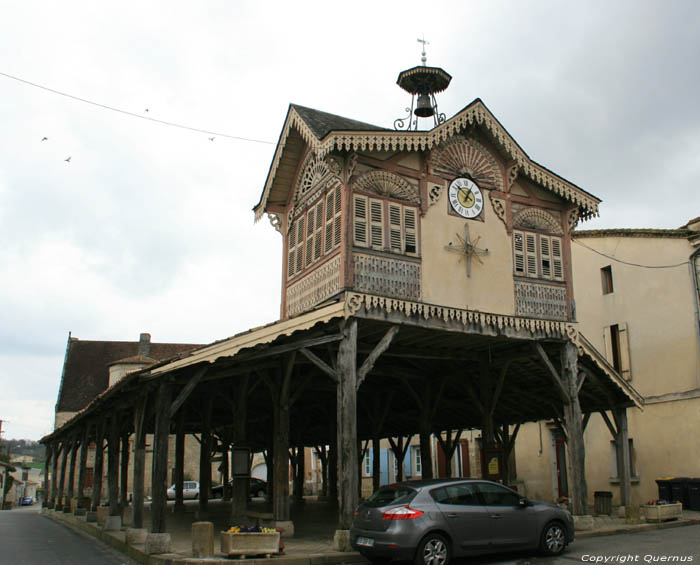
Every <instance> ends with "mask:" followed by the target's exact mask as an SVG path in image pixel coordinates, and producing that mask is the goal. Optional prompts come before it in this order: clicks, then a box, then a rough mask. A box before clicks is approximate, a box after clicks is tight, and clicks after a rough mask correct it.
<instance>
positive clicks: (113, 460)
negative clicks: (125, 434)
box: [107, 411, 119, 516]
mask: <svg viewBox="0 0 700 565" xmlns="http://www.w3.org/2000/svg"><path fill="white" fill-rule="evenodd" d="M107 489H108V491H107V492H108V495H109V515H110V516H119V419H118V417H117V412H116V411H114V412H112V414H111V415H110V417H109V440H108V444H107Z"/></svg>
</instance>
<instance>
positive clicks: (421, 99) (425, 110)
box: [413, 94, 435, 118]
mask: <svg viewBox="0 0 700 565" xmlns="http://www.w3.org/2000/svg"><path fill="white" fill-rule="evenodd" d="M413 113H414V114H415V115H416V116H418V117H419V118H429V117H430V116H432V115H433V114H435V108H433V105H432V104H431V102H430V96H428V95H427V94H421V95H419V96H418V103H417V104H416V109H415V110H414V111H413Z"/></svg>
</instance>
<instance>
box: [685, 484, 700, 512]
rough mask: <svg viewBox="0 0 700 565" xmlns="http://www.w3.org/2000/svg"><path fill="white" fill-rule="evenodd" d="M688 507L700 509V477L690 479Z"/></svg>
mask: <svg viewBox="0 0 700 565" xmlns="http://www.w3.org/2000/svg"><path fill="white" fill-rule="evenodd" d="M687 484H688V509H689V510H700V479H688V483H687Z"/></svg>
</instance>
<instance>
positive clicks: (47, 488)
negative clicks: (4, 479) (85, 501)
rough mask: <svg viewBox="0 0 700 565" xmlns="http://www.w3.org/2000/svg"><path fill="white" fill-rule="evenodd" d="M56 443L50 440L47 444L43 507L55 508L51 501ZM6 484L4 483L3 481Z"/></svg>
mask: <svg viewBox="0 0 700 565" xmlns="http://www.w3.org/2000/svg"><path fill="white" fill-rule="evenodd" d="M53 450H54V444H53V442H48V443H47V444H46V459H45V460H44V500H43V501H42V503H41V505H42V507H43V508H53V506H52V502H51V479H50V478H49V477H50V476H51V472H50V471H51V458H52V457H53ZM3 485H4V483H3Z"/></svg>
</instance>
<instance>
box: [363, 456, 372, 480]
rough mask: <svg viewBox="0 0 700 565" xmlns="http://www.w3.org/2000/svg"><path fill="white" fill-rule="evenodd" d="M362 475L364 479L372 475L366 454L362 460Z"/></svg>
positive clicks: (369, 461)
mask: <svg viewBox="0 0 700 565" xmlns="http://www.w3.org/2000/svg"><path fill="white" fill-rule="evenodd" d="M362 473H363V474H364V475H365V477H368V476H369V475H371V474H372V460H371V458H370V456H369V453H368V454H366V455H365V458H364V459H363V460H362Z"/></svg>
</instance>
